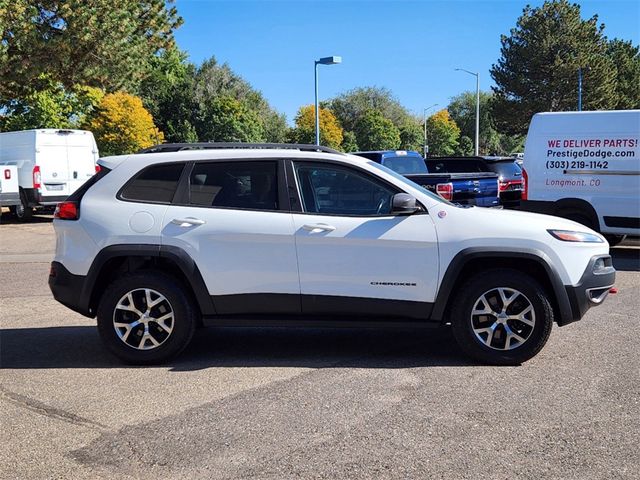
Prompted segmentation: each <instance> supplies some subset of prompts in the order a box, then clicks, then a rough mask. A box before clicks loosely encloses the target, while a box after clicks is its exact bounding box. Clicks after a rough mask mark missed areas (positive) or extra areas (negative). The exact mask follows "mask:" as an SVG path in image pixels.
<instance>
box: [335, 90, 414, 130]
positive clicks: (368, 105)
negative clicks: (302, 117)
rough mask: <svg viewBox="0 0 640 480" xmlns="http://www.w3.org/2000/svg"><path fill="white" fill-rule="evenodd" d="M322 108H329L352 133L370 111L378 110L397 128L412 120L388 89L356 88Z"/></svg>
mask: <svg viewBox="0 0 640 480" xmlns="http://www.w3.org/2000/svg"><path fill="white" fill-rule="evenodd" d="M322 107H327V108H329V109H330V110H331V111H332V112H333V114H334V115H335V116H336V118H337V119H338V121H339V122H340V125H342V128H344V129H345V130H350V131H355V129H356V124H357V123H358V121H359V119H360V117H361V116H362V115H364V113H365V112H367V111H369V110H377V111H378V112H380V113H381V115H382V116H383V117H384V118H386V119H388V120H391V122H392V123H393V124H394V125H395V126H396V127H397V128H400V127H401V126H402V125H404V124H405V123H406V122H407V121H409V120H411V116H410V115H409V112H408V111H407V110H406V109H405V108H404V107H403V106H402V105H401V104H400V102H399V101H398V100H397V99H396V98H395V97H394V96H393V94H392V93H391V92H390V91H389V90H387V89H386V88H378V87H361V88H355V89H353V90H350V91H348V92H346V93H343V94H342V95H339V96H337V97H335V98H333V99H331V100H329V101H328V102H324V103H323V105H322Z"/></svg>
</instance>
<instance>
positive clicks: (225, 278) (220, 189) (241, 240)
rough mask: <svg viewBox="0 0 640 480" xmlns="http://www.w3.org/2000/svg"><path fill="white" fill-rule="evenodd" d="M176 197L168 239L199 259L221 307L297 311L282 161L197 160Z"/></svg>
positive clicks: (297, 293)
mask: <svg viewBox="0 0 640 480" xmlns="http://www.w3.org/2000/svg"><path fill="white" fill-rule="evenodd" d="M179 203H181V204H180V205H172V206H171V207H169V209H168V210H167V213H166V215H165V218H164V228H163V230H162V243H163V246H171V247H178V248H180V249H182V250H184V251H185V252H187V253H188V254H189V256H190V257H191V258H192V259H193V260H195V263H196V265H197V266H198V269H199V270H200V273H201V274H202V277H203V279H204V281H205V284H206V286H207V289H208V291H209V294H210V295H211V297H212V300H213V303H214V306H215V309H216V312H217V313H218V314H251V313H260V314H265V313H272V314H295V313H300V283H299V280H298V264H297V259H296V249H295V241H294V237H293V221H292V216H291V212H290V211H289V205H288V196H287V195H286V189H285V187H284V173H283V163H282V162H281V161H276V160H255V161H253V160H248V161H245V160H243V161H238V160H231V161H209V162H207V161H205V162H198V163H196V164H195V165H194V166H193V169H192V171H191V172H190V174H189V182H188V189H187V191H186V192H185V193H184V197H183V199H182V200H181V201H180V202H179Z"/></svg>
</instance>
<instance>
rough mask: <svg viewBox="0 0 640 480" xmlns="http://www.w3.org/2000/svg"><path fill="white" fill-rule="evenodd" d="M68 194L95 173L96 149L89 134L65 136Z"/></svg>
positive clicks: (81, 133) (78, 133)
mask: <svg viewBox="0 0 640 480" xmlns="http://www.w3.org/2000/svg"><path fill="white" fill-rule="evenodd" d="M66 141H67V168H68V175H67V178H68V179H69V180H68V183H67V185H68V189H69V194H72V193H73V192H75V191H76V190H77V189H78V188H80V186H81V185H82V184H83V183H84V182H86V181H87V180H88V179H89V178H91V177H92V176H93V175H94V174H95V172H96V161H97V159H98V149H97V147H96V145H95V141H94V139H93V135H92V134H91V132H73V133H71V134H69V135H67V136H66Z"/></svg>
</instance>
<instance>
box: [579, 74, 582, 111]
mask: <svg viewBox="0 0 640 480" xmlns="http://www.w3.org/2000/svg"><path fill="white" fill-rule="evenodd" d="M578 111H579V112H581V111H582V67H578Z"/></svg>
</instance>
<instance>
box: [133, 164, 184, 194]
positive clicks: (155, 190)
mask: <svg viewBox="0 0 640 480" xmlns="http://www.w3.org/2000/svg"><path fill="white" fill-rule="evenodd" d="M184 165H185V164H184V163H170V164H160V165H154V166H152V167H149V168H147V169H145V170H143V171H142V172H141V173H140V174H138V176H137V177H136V178H135V179H134V180H133V181H132V182H131V183H129V184H128V185H127V186H125V188H124V189H123V190H122V194H121V195H120V196H121V197H122V198H123V199H125V200H133V201H136V202H152V203H171V201H172V200H173V195H174V194H175V193H176V188H178V181H179V180H180V175H181V174H182V170H183V169H184Z"/></svg>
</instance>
